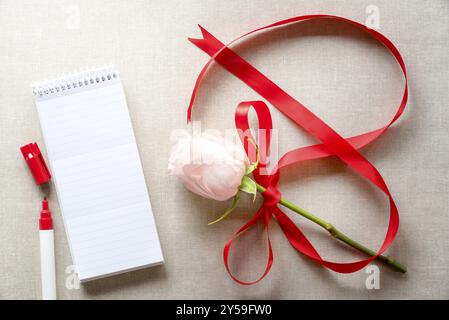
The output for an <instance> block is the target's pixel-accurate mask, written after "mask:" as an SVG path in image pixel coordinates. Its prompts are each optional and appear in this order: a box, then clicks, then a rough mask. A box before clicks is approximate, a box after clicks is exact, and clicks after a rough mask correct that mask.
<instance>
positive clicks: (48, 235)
mask: <svg viewBox="0 0 449 320" xmlns="http://www.w3.org/2000/svg"><path fill="white" fill-rule="evenodd" d="M39 240H40V250H41V279H42V299H43V300H56V268H55V242H54V235H53V230H40V231H39Z"/></svg>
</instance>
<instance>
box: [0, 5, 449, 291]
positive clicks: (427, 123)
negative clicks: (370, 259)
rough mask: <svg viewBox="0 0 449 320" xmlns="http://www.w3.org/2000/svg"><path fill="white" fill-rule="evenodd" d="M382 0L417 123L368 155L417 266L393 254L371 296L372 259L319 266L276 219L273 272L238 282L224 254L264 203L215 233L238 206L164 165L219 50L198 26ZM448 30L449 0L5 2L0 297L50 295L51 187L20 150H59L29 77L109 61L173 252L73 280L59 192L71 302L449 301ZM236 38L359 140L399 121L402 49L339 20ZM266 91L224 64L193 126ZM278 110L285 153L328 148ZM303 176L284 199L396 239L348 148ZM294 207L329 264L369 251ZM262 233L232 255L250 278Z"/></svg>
mask: <svg viewBox="0 0 449 320" xmlns="http://www.w3.org/2000/svg"><path fill="white" fill-rule="evenodd" d="M370 5H374V6H375V7H374V10H376V8H378V10H379V19H380V20H379V21H380V31H381V32H382V33H384V34H385V35H386V36H388V37H389V38H390V39H391V40H392V41H393V42H394V43H395V44H396V45H397V47H398V48H399V50H400V51H401V53H402V54H403V56H404V59H405V61H406V63H407V67H408V71H409V77H410V100H409V104H408V109H407V110H406V113H405V115H404V117H403V118H402V119H401V120H400V121H399V122H398V123H397V124H395V125H394V127H392V128H391V129H390V130H389V131H388V132H387V134H386V135H385V136H384V137H382V138H380V139H379V140H378V141H376V142H375V143H373V144H372V145H370V146H368V147H366V148H365V149H364V150H363V154H364V155H365V156H366V157H367V158H368V159H369V160H370V161H372V162H373V163H374V164H375V165H376V167H377V168H378V169H379V170H380V171H381V173H382V174H383V176H384V177H385V180H386V181H387V183H388V185H389V187H390V188H391V191H392V193H393V195H394V196H395V199H396V201H397V204H398V207H399V210H400V214H401V225H400V230H399V234H398V237H397V239H396V242H395V243H394V245H393V247H392V248H391V249H390V250H389V254H391V255H392V256H394V257H395V258H397V259H398V260H400V261H401V262H403V263H405V264H407V265H408V268H409V272H408V274H406V275H400V274H396V273H394V272H392V271H391V270H389V269H388V268H386V267H384V266H383V265H379V266H380V289H379V290H368V289H367V288H366V286H365V281H366V279H367V277H368V274H367V273H366V272H365V271H364V270H362V271H360V272H358V273H355V274H349V275H342V274H336V273H333V272H331V271H329V270H326V269H324V268H322V267H319V266H317V265H315V264H314V263H311V262H310V261H309V260H307V259H305V258H304V257H303V256H301V255H299V254H297V253H296V252H295V251H294V250H293V249H292V248H291V247H290V245H289V244H288V242H287V240H286V239H285V237H284V236H283V234H282V232H281V231H280V229H279V227H278V226H277V224H276V222H275V221H274V220H273V222H272V224H271V235H272V242H273V249H274V254H275V261H274V265H273V268H272V271H271V273H270V274H269V275H268V276H267V277H266V279H265V280H264V281H263V282H261V283H260V284H258V285H255V286H251V287H245V286H240V285H238V284H236V283H234V282H233V281H232V280H231V279H230V277H229V276H228V275H227V274H226V272H225V269H224V267H223V262H222V249H223V245H224V243H225V242H226V240H227V239H228V238H229V237H230V235H231V234H232V233H233V232H235V231H236V229H237V228H238V227H239V226H240V225H242V224H243V223H244V221H246V219H247V218H248V215H250V214H251V213H252V212H254V210H255V205H253V204H252V203H251V201H250V200H248V199H246V200H244V201H243V202H242V203H241V204H240V205H239V210H237V211H236V212H235V213H233V214H232V215H231V216H230V218H229V219H227V220H226V221H224V222H222V223H220V224H217V225H215V226H211V227H208V226H207V222H208V221H211V220H212V219H214V218H216V217H217V216H218V215H219V214H220V213H222V212H223V211H224V210H225V208H226V207H227V206H228V205H229V204H228V203H217V202H214V201H209V200H206V199H201V198H200V197H198V196H196V195H193V194H191V193H189V192H187V191H186V190H185V189H184V188H183V187H182V185H181V184H180V182H179V181H177V180H176V179H174V178H171V177H169V176H168V175H167V171H166V167H167V158H168V154H169V150H170V145H171V142H170V135H171V133H172V131H173V130H175V129H184V128H186V125H185V116H186V107H187V103H188V101H189V97H190V93H191V89H192V87H193V84H194V80H195V79H196V76H197V74H198V73H199V71H200V69H201V67H202V66H203V65H204V63H205V62H206V61H207V56H206V55H205V54H204V53H203V52H201V51H200V50H198V49H197V48H195V47H194V46H193V45H192V44H191V43H189V42H188V41H187V37H192V36H193V37H194V36H198V35H199V30H198V27H197V23H200V24H201V25H203V26H204V27H206V28H207V29H208V30H209V31H210V32H212V33H213V34H214V35H215V36H217V37H218V38H219V39H220V40H222V41H224V42H226V41H229V40H231V39H232V38H234V37H236V36H238V35H240V34H242V33H244V32H246V31H249V30H250V29H253V28H255V27H258V26H262V25H265V24H268V23H271V22H274V21H276V20H280V19H284V18H288V17H292V16H295V15H303V14H312V13H329V14H336V15H341V16H344V17H347V18H350V19H354V20H357V21H359V22H362V23H364V22H365V20H366V19H367V17H370V13H371V12H372V11H371V10H373V9H372V8H373V7H370V8H368V14H367V11H366V10H367V7H368V6H370ZM448 29H449V3H448V2H447V1H445V0H434V1H431V2H426V3H423V2H422V1H388V0H384V1H380V0H370V1H364V0H363V1H362V0H361V1H343V0H342V1H306V0H304V1H299V0H291V1H288V0H284V1H256V0H253V1H246V0H244V1H242V0H239V1H220V0H217V1H215V0H214V1H200V0H198V1H197V0H191V1H182V0H179V1H176V0H167V1H106V0H104V1H99V0H95V1H92V0H90V1H87V0H86V1H70V0H63V1H40V2H39V3H37V2H36V1H12V0H0V68H1V69H0V70H1V71H0V298H3V299H13V298H18V299H25V298H30V299H39V297H40V271H39V251H38V249H39V247H38V240H39V239H38V233H37V229H36V228H37V227H36V225H37V215H38V211H39V204H40V200H41V198H42V196H43V194H45V193H46V192H48V190H42V189H39V188H37V187H36V186H35V185H34V184H33V181H32V179H31V177H30V174H29V172H28V171H27V168H26V165H25V162H24V161H23V160H22V158H21V155H20V153H19V146H21V145H23V144H25V143H28V142H30V141H34V140H36V141H37V142H38V143H39V144H40V145H41V146H42V148H43V149H44V145H43V140H42V135H41V131H40V127H39V122H38V118H37V113H36V109H35V106H34V102H33V97H32V95H31V90H30V85H31V84H32V83H34V82H36V81H40V80H44V79H47V78H51V77H54V76H57V75H59V74H64V73H67V72H72V71H74V70H75V71H76V70H79V69H82V68H85V67H94V66H101V65H105V64H109V63H110V64H113V65H114V66H115V67H116V68H117V69H118V70H119V71H120V73H121V76H122V79H123V84H124V87H125V91H126V95H127V99H128V105H129V111H130V114H131V118H132V121H133V125H134V131H135V134H136V138H137V143H138V145H139V149H140V154H141V158H142V162H143V166H144V171H145V177H146V181H147V184H148V188H149V192H150V197H151V201H152V205H153V209H154V214H155V219H156V222H157V226H158V230H159V233H160V240H161V243H162V247H163V251H164V256H165V259H166V263H165V265H164V266H159V267H155V268H150V269H146V270H141V271H136V272H132V273H128V274H124V275H120V276H115V277H111V278H107V279H102V280H98V281H94V282H91V283H87V284H85V285H82V286H81V287H80V288H79V289H77V288H76V287H73V284H72V282H71V277H70V276H71V268H70V265H71V264H72V261H71V257H70V253H69V248H68V244H67V239H66V236H65V232H64V228H63V223H62V220H61V216H60V210H59V207H58V203H57V199H56V195H55V191H54V189H53V187H52V188H51V190H50V205H51V207H52V210H53V214H54V216H55V238H56V254H57V256H56V259H57V261H56V262H57V277H58V279H57V280H58V296H59V297H60V298H65V299H109V298H112V299H132V298H134V299H135V298H137V299H149V298H155V299H161V298H194V299H197V298H198V299H199V298H217V299H225V298H226V299H234V298H235V299H247V298H255V299H265V298H272V299H297V298H305V299H320V298H331V299H340V298H349V299H360V298H365V299H390V298H399V299H405V298H412V299H414V298H425V299H430V298H449V278H448V274H449V266H448V261H449V237H448V231H449V218H448V217H449V211H448V201H449V200H448V199H449V198H448V191H449V190H448V187H449V170H448V160H447V159H448V156H449V145H448V141H449V140H448V138H447V134H448V124H449V112H448V109H447V108H448V96H449V94H448V89H449V84H448V81H449V69H448V66H449V55H448V52H449V36H448V35H449V32H448V31H449V30H448ZM235 49H236V51H237V52H239V53H240V54H241V55H242V56H243V57H245V58H246V59H248V60H249V61H250V62H251V63H253V64H254V65H255V66H256V67H257V68H259V70H261V71H262V72H264V73H265V74H267V75H268V76H269V77H270V78H271V79H272V80H273V81H275V82H276V83H277V84H279V85H280V86H281V87H282V88H283V89H285V90H286V91H287V92H289V93H291V94H292V95H293V96H294V97H295V98H297V99H299V100H300V101H301V102H303V103H304V104H305V105H306V106H308V107H309V108H310V109H311V110H312V111H314V112H315V113H316V114H317V115H319V116H320V117H322V118H323V119H324V120H325V121H327V122H328V123H329V124H330V125H332V126H333V127H334V128H335V129H336V130H337V131H338V132H340V133H341V134H343V135H345V136H350V135H354V134H357V133H361V132H365V131H368V130H371V129H375V128H377V127H380V126H382V125H384V124H385V123H387V121H388V120H389V119H390V118H391V116H392V115H393V114H394V111H395V110H396V107H397V105H398V104H399V101H400V98H401V95H402V89H403V87H402V86H403V79H402V76H401V73H400V70H399V67H398V66H397V64H396V63H395V61H394V59H393V58H392V57H391V56H390V55H389V54H388V52H387V51H386V50H385V49H384V48H383V47H382V46H381V45H379V44H377V43H375V42H374V41H372V40H371V39H370V38H369V37H368V36H367V35H366V34H365V33H363V32H361V31H359V30H356V29H354V28H353V27H350V26H347V25H345V24H342V23H339V22H334V21H324V22H307V23H304V24H300V25H295V26H291V27H287V28H281V29H277V30H275V31H272V32H268V33H263V34H261V35H258V36H255V37H253V38H251V40H250V41H246V42H242V43H241V44H239V45H237V46H236V47H235ZM259 98H260V97H259V96H258V95H257V94H256V93H254V92H253V91H251V90H250V89H249V88H247V87H246V86H245V85H244V84H242V83H241V82H240V81H239V80H238V79H236V78H235V77H233V76H232V75H230V74H229V73H228V72H226V71H225V70H223V69H221V68H220V67H218V66H213V67H212V68H211V70H210V72H209V73H208V75H207V77H206V79H205V82H204V85H203V86H202V87H201V89H200V92H199V96H198V101H197V104H196V106H195V110H194V119H195V120H201V127H202V129H206V128H217V129H221V130H223V129H229V128H231V129H232V128H233V117H234V115H233V111H234V109H235V106H236V105H237V103H238V102H240V101H242V100H253V99H259ZM271 109H272V113H273V119H274V126H275V128H277V129H278V131H277V141H278V143H277V146H278V149H279V154H281V153H283V152H285V151H286V150H289V149H291V148H293V147H295V146H300V145H307V144H310V143H313V142H314V140H313V139H311V138H310V137H308V136H306V135H305V134H304V132H302V131H301V130H300V129H298V128H297V127H296V126H294V125H293V124H292V123H291V122H290V121H289V120H287V119H286V118H285V117H284V116H283V115H282V114H280V112H279V111H277V110H276V109H274V108H271ZM196 125H198V123H197V124H196ZM289 170H290V171H289V173H288V175H284V176H283V177H282V181H281V184H280V190H281V191H282V192H283V195H284V196H285V197H286V198H288V199H290V200H292V201H294V202H295V203H297V204H299V205H301V206H302V207H304V208H306V209H308V210H309V211H311V212H314V213H316V214H318V215H320V216H322V217H323V218H326V219H328V220H329V221H331V222H333V223H334V224H335V225H336V226H337V227H339V228H340V229H341V230H343V231H344V232H346V233H347V234H349V235H352V236H353V237H354V238H356V239H359V240H360V241H361V242H363V243H365V244H367V245H369V246H371V247H373V248H377V247H378V246H379V245H380V244H381V241H382V240H383V235H384V233H385V230H386V225H387V221H388V203H387V199H386V198H385V197H384V196H383V195H382V194H381V193H380V192H378V191H377V190H375V189H374V188H373V187H372V186H371V185H369V184H368V183H367V182H366V181H364V180H362V179H361V178H360V177H358V176H357V175H355V174H354V173H353V172H352V171H351V170H350V169H348V168H347V167H346V166H345V165H343V164H342V163H341V162H340V161H338V160H337V159H334V158H329V159H324V160H319V161H314V162H307V163H304V164H301V165H300V166H297V167H295V168H291V169H289ZM244 198H246V197H244ZM258 201H260V200H258ZM290 216H291V217H292V218H293V219H294V220H295V222H296V223H298V224H299V225H300V226H301V227H302V229H303V230H304V232H305V233H306V234H307V235H308V236H309V237H310V239H311V240H312V241H313V242H314V243H316V246H317V248H318V249H319V250H320V252H321V253H322V254H323V256H324V257H325V258H329V259H336V260H338V261H350V260H351V259H356V258H361V256H359V255H357V254H355V253H354V252H352V251H351V250H348V249H347V248H345V247H344V246H342V245H340V244H338V243H336V242H335V241H334V240H332V239H330V238H329V236H328V235H327V234H326V233H325V232H324V231H323V230H321V229H320V228H318V227H316V226H314V225H312V224H311V223H310V222H308V221H306V220H305V219H302V218H299V217H296V216H295V215H294V214H293V213H291V214H290ZM264 241H265V239H264V237H263V232H262V228H261V227H258V228H256V229H255V230H254V231H251V232H249V233H248V235H247V237H243V238H242V240H241V241H239V242H238V243H237V244H236V247H235V249H234V251H233V253H234V254H233V256H232V261H231V265H232V268H233V270H235V271H236V272H237V274H238V275H239V276H240V277H242V278H244V279H253V278H255V277H256V276H257V275H258V274H259V273H260V272H261V271H262V269H263V267H264V265H265V251H264V250H265V247H264V245H265V242H264ZM237 246H238V247H237Z"/></svg>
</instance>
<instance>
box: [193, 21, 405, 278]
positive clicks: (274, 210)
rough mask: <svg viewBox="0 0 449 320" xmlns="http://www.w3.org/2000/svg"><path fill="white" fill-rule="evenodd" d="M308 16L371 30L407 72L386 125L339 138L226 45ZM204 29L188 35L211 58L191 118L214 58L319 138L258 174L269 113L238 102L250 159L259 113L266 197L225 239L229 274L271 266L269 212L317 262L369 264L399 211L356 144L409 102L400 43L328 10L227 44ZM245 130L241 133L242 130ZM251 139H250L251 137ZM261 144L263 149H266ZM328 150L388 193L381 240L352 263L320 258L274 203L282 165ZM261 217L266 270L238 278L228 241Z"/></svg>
mask: <svg viewBox="0 0 449 320" xmlns="http://www.w3.org/2000/svg"><path fill="white" fill-rule="evenodd" d="M312 19H337V20H341V21H343V22H346V23H350V24H352V25H354V26H356V27H358V28H360V29H363V30H365V31H366V32H368V33H369V34H370V35H371V36H373V37H374V38H375V39H376V40H377V41H379V42H381V43H382V44H384V45H385V47H386V48H387V49H388V50H389V51H390V52H391V53H392V54H393V56H394V57H395V58H396V60H397V62H398V63H399V65H400V67H401V69H402V72H403V74H404V77H405V85H404V94H403V97H402V101H401V103H400V105H399V108H398V110H397V112H396V114H395V115H394V117H393V119H392V120H391V121H390V122H389V123H388V124H387V125H385V126H384V127H382V128H379V129H377V130H374V131H370V132H367V133H364V134H361V135H357V136H353V137H350V138H343V137H342V136H341V135H339V134H338V133H337V132H336V131H335V130H333V129H332V128H331V127H330V126H329V125H328V124H326V123H325V122H324V121H323V120H321V119H320V118H319V117H317V116H316V115H315V114H313V113H312V112H311V111H310V110H309V109H307V108H306V107H305V106H304V105H303V104H302V103H300V102H299V101H297V100H295V99H294V98H292V97H291V96H290V95H289V94H287V93H286V92H285V91H284V90H282V89H281V88H280V87H279V86H277V85H276V84H275V83H273V82H272V81H271V80H270V79H268V78H267V77H266V76H265V75H263V74H262V73H261V72H260V71H258V70H257V69H256V68H254V67H253V66H252V65H251V64H249V63H248V62H247V61H245V60H244V59H243V58H241V57H240V56H239V55H238V54H236V53H235V52H234V51H232V50H231V49H230V48H229V46H230V45H231V44H232V43H234V42H236V41H237V40H239V39H241V38H243V37H246V36H248V35H250V34H252V33H255V32H257V31H261V30H264V29H270V28H274V27H278V26H282V25H287V24H291V23H295V22H301V21H305V20H312ZM199 27H200V29H201V32H202V35H203V39H189V40H190V41H191V42H192V43H193V44H195V45H196V46H197V47H198V48H200V49H201V50H203V51H204V52H206V53H207V54H208V55H209V56H210V57H211V58H210V60H209V61H208V62H207V63H206V65H205V66H204V67H203V69H202V70H201V72H200V74H199V76H198V78H197V80H196V83H195V87H194V89H193V92H192V97H191V100H190V105H189V109H188V116H187V120H188V121H190V119H191V111H192V107H193V103H194V100H195V96H196V92H197V90H198V88H199V85H200V83H201V80H202V78H203V77H204V75H205V73H206V70H207V69H208V67H209V65H210V64H211V63H212V62H213V61H216V62H218V63H219V64H220V65H222V66H223V67H224V68H225V69H227V70H228V71H229V72H231V73H232V74H234V75H235V76H236V77H238V78H239V79H240V80H242V81H243V82H244V83H246V84H247V85H248V86H249V87H251V88H252V89H253V90H254V91H256V92H257V93H258V94H260V95H261V96H262V97H263V98H265V99H266V100H267V101H268V102H270V103H271V104H272V105H273V106H275V107H276V108H277V109H278V110H280V111H281V112H282V113H284V114H285V115H286V116H287V117H289V118H290V119H291V120H293V121H294V122H295V123H296V124H297V125H299V126H300V127H302V128H303V129H304V130H306V131H307V132H308V133H309V134H310V135H312V136H314V137H316V138H317V139H318V140H320V141H321V142H322V144H317V145H313V146H308V147H301V148H297V149H294V150H291V151H289V152H287V153H286V154H284V155H283V156H282V157H281V159H280V160H279V161H278V164H277V166H276V167H275V169H274V170H273V171H272V172H271V173H270V174H269V175H267V174H262V173H261V170H262V169H265V163H266V162H265V161H264V160H265V159H266V157H267V156H268V152H269V151H268V150H269V147H270V135H271V129H272V122H271V115H270V112H269V109H268V107H267V105H266V104H265V103H264V102H262V101H250V102H242V103H240V104H239V105H238V107H237V110H236V114H235V122H236V127H237V129H240V130H239V134H240V138H241V140H242V143H243V145H244V147H245V151H246V152H247V154H248V156H249V157H250V160H251V161H254V160H255V159H254V154H255V153H254V152H252V151H254V150H251V148H254V146H252V145H251V144H248V141H247V140H248V139H250V138H251V139H253V138H252V137H251V136H250V133H249V132H250V131H249V130H248V129H249V124H248V112H249V110H250V108H251V107H253V108H254V109H255V111H256V113H257V117H258V120H259V128H260V129H265V130H259V142H260V141H262V140H264V141H265V142H266V146H265V148H260V150H261V151H262V154H261V165H260V166H259V168H257V169H256V170H255V171H254V172H253V173H254V178H255V180H256V181H257V182H258V183H259V184H261V185H263V186H265V187H266V188H267V190H266V191H265V192H264V193H263V194H262V195H263V197H264V202H263V205H262V206H261V207H260V209H259V210H258V211H257V213H256V214H255V215H254V216H253V217H252V218H251V219H250V220H249V221H248V222H247V223H246V224H245V225H243V226H242V227H241V228H240V229H239V230H238V231H237V232H236V233H235V234H234V236H233V237H232V238H231V239H230V240H229V241H228V242H227V243H226V245H225V247H224V253H223V258H224V263H225V266H226V270H227V271H228V273H229V274H230V275H231V277H232V278H233V279H234V280H235V281H237V282H238V283H240V284H245V285H250V284H255V283H257V282H259V281H260V280H262V279H263V278H264V277H265V276H266V275H267V274H268V272H269V271H270V268H271V266H272V264H273V252H272V248H271V242H270V237H269V223H270V218H271V216H272V215H274V216H275V218H276V220H277V222H278V223H279V225H280V227H281V229H282V231H283V232H284V234H285V236H286V237H287V239H288V241H289V242H290V244H291V245H292V246H293V247H294V248H295V249H296V250H297V251H299V252H300V253H302V254H304V255H306V256H307V257H309V258H310V259H312V260H314V261H316V262H318V263H319V264H321V265H323V266H325V267H327V268H329V269H331V270H334V271H336V272H340V273H351V272H355V271H358V270H360V269H362V268H364V267H365V266H366V265H368V264H369V263H370V262H371V261H373V260H374V259H376V258H377V257H378V256H379V255H381V254H382V253H383V252H384V251H385V250H387V249H388V247H390V245H391V244H392V243H393V241H394V238H395V236H396V233H397V231H398V227H399V215H398V210H397V208H396V204H395V202H394V200H393V197H392V195H391V193H390V191H389V190H388V187H387V185H386V183H385V181H384V179H383V178H382V176H381V174H380V173H379V171H378V170H377V169H376V168H375V167H374V166H373V165H372V164H371V163H370V162H369V161H368V160H367V159H366V158H365V157H364V156H363V155H361V154H360V153H359V152H358V151H357V150H358V149H360V148H362V147H363V146H365V145H367V144H368V143H370V142H372V141H374V140H375V139H377V138H378V137H379V136H380V135H382V134H383V133H384V132H385V131H386V130H387V129H388V128H389V127H390V126H391V125H392V124H393V123H394V122H395V121H396V120H397V119H398V118H399V117H400V116H401V114H402V113H403V111H404V109H405V106H406V104H407V98H408V88H407V72H406V68H405V64H404V61H403V59H402V57H401V55H400V53H399V51H398V49H397V48H396V47H395V46H394V44H393V43H392V42H391V41H390V40H388V39H387V38H386V37H385V36H384V35H382V34H381V33H379V32H377V31H375V30H372V29H370V28H368V27H366V26H365V25H363V24H360V23H358V22H355V21H352V20H349V19H346V18H342V17H338V16H332V15H306V16H298V17H294V18H290V19H286V20H282V21H278V22H275V23H273V24H270V25H267V26H264V27H261V28H258V29H255V30H252V31H250V32H248V33H245V34H244V35H242V36H240V37H238V38H236V39H234V40H233V41H231V42H230V43H229V44H227V45H225V44H223V43H222V42H220V41H219V40H218V39H216V38H215V37H214V36H213V35H211V34H210V33H209V32H208V31H206V30H205V29H204V28H202V27H201V26H199ZM261 132H264V133H265V136H264V137H263V138H265V139H261V137H260V135H261ZM243 133H244V134H243ZM253 140H254V139H253ZM264 150H265V151H264ZM328 156H337V157H339V158H340V159H341V160H342V161H343V162H345V163H346V164H347V165H349V166H350V167H351V168H352V169H354V170H355V171H356V172H357V173H358V174H359V175H361V176H363V177H364V178H366V179H367V180H368V181H370V182H371V183H372V184H374V185H375V186H376V187H377V188H379V189H380V190H381V191H382V192H383V193H385V195H386V196H387V197H388V199H389V203H390V218H389V219H390V220H389V224H388V229H387V232H386V235H385V239H384V242H383V244H382V246H381V247H380V249H379V250H378V252H377V254H376V256H373V257H370V258H368V259H364V260H360V261H356V262H350V263H338V262H332V261H327V260H323V259H322V258H321V257H320V255H319V253H318V252H317V251H316V250H315V248H314V247H313V245H312V244H311V243H310V241H309V240H308V239H307V238H306V236H305V235H304V234H303V233H302V232H301V230H300V229H299V228H298V227H297V226H296V225H295V224H294V223H293V222H292V221H291V220H290V218H288V217H287V215H286V214H285V213H284V212H283V211H282V210H281V209H280V208H279V207H278V202H279V200H280V199H281V194H280V192H279V191H278V190H277V184H278V181H279V175H280V170H282V169H284V168H285V167H287V166H289V165H292V164H297V163H299V162H302V161H305V160H313V159H319V158H324V157H328ZM261 219H263V222H264V224H265V232H266V235H267V242H268V260H267V265H266V268H265V271H264V272H263V274H262V275H261V276H260V277H259V279H257V280H255V281H252V282H244V281H241V280H239V279H237V278H236V277H235V276H234V275H233V274H232V273H231V272H230V270H229V266H228V256H229V251H230V247H231V244H232V241H233V240H234V239H235V238H236V237H238V236H239V235H240V234H241V233H242V232H244V231H245V230H247V229H248V228H250V227H251V226H252V225H254V224H255V223H256V222H257V221H258V220H261Z"/></svg>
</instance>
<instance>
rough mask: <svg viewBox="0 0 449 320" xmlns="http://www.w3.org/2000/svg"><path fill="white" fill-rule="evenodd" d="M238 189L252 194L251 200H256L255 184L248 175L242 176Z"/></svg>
mask: <svg viewBox="0 0 449 320" xmlns="http://www.w3.org/2000/svg"><path fill="white" fill-rule="evenodd" d="M239 189H240V190H242V191H243V192H246V193H249V194H252V195H254V199H253V201H255V200H256V195H257V186H256V183H255V182H254V181H253V180H252V179H251V178H250V177H248V176H243V179H242V183H241V184H240V187H239Z"/></svg>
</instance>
